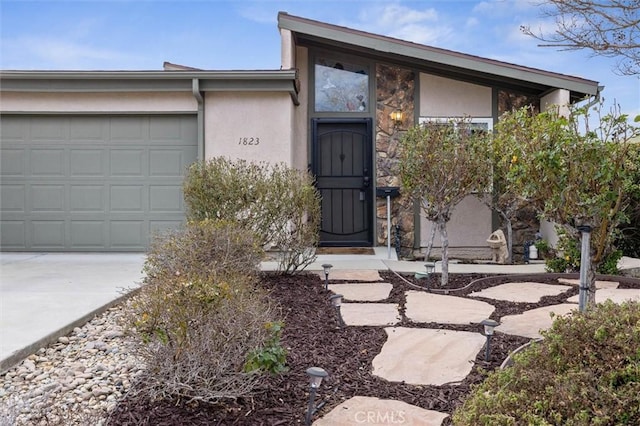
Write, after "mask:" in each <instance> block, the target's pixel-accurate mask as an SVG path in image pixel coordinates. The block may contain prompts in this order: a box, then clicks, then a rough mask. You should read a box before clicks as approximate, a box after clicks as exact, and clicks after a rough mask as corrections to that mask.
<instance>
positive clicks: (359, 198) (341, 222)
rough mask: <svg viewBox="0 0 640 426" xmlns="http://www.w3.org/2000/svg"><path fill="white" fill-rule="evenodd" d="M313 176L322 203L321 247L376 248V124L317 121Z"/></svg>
mask: <svg viewBox="0 0 640 426" xmlns="http://www.w3.org/2000/svg"><path fill="white" fill-rule="evenodd" d="M312 128H313V134H312V137H313V159H312V160H313V161H312V169H313V170H312V171H313V173H314V175H315V177H316V185H317V188H318V191H319V192H320V195H321V197H322V223H321V228H320V245H321V246H343V247H344V246H371V245H372V244H373V228H372V225H373V204H372V203H373V182H372V176H373V173H372V170H371V169H372V164H373V161H372V131H371V119H368V118H364V119H321V118H318V119H314V120H313V127H312Z"/></svg>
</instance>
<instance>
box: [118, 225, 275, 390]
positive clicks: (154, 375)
mask: <svg viewBox="0 0 640 426" xmlns="http://www.w3.org/2000/svg"><path fill="white" fill-rule="evenodd" d="M263 256H264V252H263V250H262V248H261V246H260V245H259V243H258V242H257V241H256V239H255V237H254V235H253V234H252V233H251V232H249V231H247V230H245V229H242V228H240V227H239V226H238V225H237V224H235V223H233V222H231V223H229V222H223V221H214V220H203V221H198V222H191V223H189V224H188V225H187V226H186V228H185V229H183V230H179V231H173V232H170V233H167V234H165V235H162V236H159V237H158V238H156V239H155V240H154V241H153V243H152V245H151V248H150V251H149V253H148V256H147V261H146V263H145V272H146V277H145V279H144V285H143V286H142V287H141V289H140V292H139V293H138V294H137V295H136V296H135V297H134V298H133V299H132V300H131V302H130V303H129V305H128V311H127V320H128V324H129V326H130V330H131V332H133V333H134V335H136V336H138V338H139V344H137V345H136V346H135V348H134V351H135V352H137V354H138V355H140V356H141V358H142V359H143V360H144V361H145V363H146V366H147V370H146V377H145V379H144V380H143V384H141V386H142V388H143V389H144V391H146V392H149V394H150V396H151V397H154V398H155V397H160V398H185V399H187V400H197V401H203V402H215V401H218V400H220V399H224V398H235V397H238V396H241V395H244V394H247V393H249V392H250V391H251V389H253V387H254V386H255V384H256V383H257V382H258V380H259V375H255V374H254V375H251V374H249V373H246V372H244V371H243V367H244V359H245V358H246V357H247V355H248V353H249V352H250V351H251V350H253V349H254V348H256V347H262V346H263V345H264V344H265V342H268V341H269V339H270V338H271V333H270V332H269V330H267V329H265V327H264V324H266V323H272V322H274V320H275V319H274V316H275V315H274V312H273V309H272V307H271V306H270V304H269V301H268V299H267V297H266V295H265V294H263V292H261V291H259V290H258V289H257V288H256V286H255V283H256V280H257V276H258V272H259V264H260V260H261V259H262V258H263Z"/></svg>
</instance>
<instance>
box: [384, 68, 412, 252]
mask: <svg viewBox="0 0 640 426" xmlns="http://www.w3.org/2000/svg"><path fill="white" fill-rule="evenodd" d="M414 99H415V73H414V72H413V71H411V70H407V69H404V68H399V67H392V66H388V65H383V64H378V65H377V67H376V123H377V124H376V135H375V137H376V186H378V187H380V186H401V182H400V177H399V175H398V171H399V169H398V165H399V160H398V145H399V142H400V138H401V137H402V133H403V131H406V129H408V128H409V127H411V126H413V125H414V121H415V120H414V116H415V114H414V111H415V109H414V108H415V105H414ZM396 110H400V111H402V114H403V121H402V123H401V124H399V125H396V124H395V123H393V121H392V120H391V117H390V115H391V113H392V112H394V111H396ZM401 191H402V188H401ZM391 226H392V229H391V242H392V245H393V246H395V237H396V232H395V229H396V226H399V229H400V240H401V255H402V256H410V255H411V253H412V252H413V244H414V216H413V200H411V199H410V197H408V196H407V195H406V194H403V193H402V192H401V195H400V197H398V198H394V199H393V200H392V211H391ZM388 232H389V230H388V229H387V208H386V198H378V199H377V202H376V235H377V244H378V245H385V244H386V242H387V235H388Z"/></svg>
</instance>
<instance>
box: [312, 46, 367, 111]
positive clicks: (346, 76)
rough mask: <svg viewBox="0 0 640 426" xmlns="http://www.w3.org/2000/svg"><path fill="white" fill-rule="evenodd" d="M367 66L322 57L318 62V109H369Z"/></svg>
mask: <svg viewBox="0 0 640 426" xmlns="http://www.w3.org/2000/svg"><path fill="white" fill-rule="evenodd" d="M368 74H369V73H368V70H367V68H366V67H364V66H361V65H357V64H352V63H348V62H344V61H338V60H333V59H327V58H322V57H319V58H317V59H316V64H315V80H316V82H315V110H316V112H365V111H369V75H368Z"/></svg>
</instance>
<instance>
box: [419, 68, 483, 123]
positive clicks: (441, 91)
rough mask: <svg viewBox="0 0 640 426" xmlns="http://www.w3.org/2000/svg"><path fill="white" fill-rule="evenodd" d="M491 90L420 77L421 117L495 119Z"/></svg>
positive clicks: (460, 82) (435, 77) (462, 83)
mask: <svg viewBox="0 0 640 426" xmlns="http://www.w3.org/2000/svg"><path fill="white" fill-rule="evenodd" d="M491 92H492V91H491V88H490V87H485V86H478V85H477V84H471V83H465V82H462V81H456V80H451V79H448V78H444V77H438V76H435V75H429V74H424V73H421V74H420V111H419V115H420V116H421V117H460V116H463V115H469V116H472V117H491V115H492V109H491Z"/></svg>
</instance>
